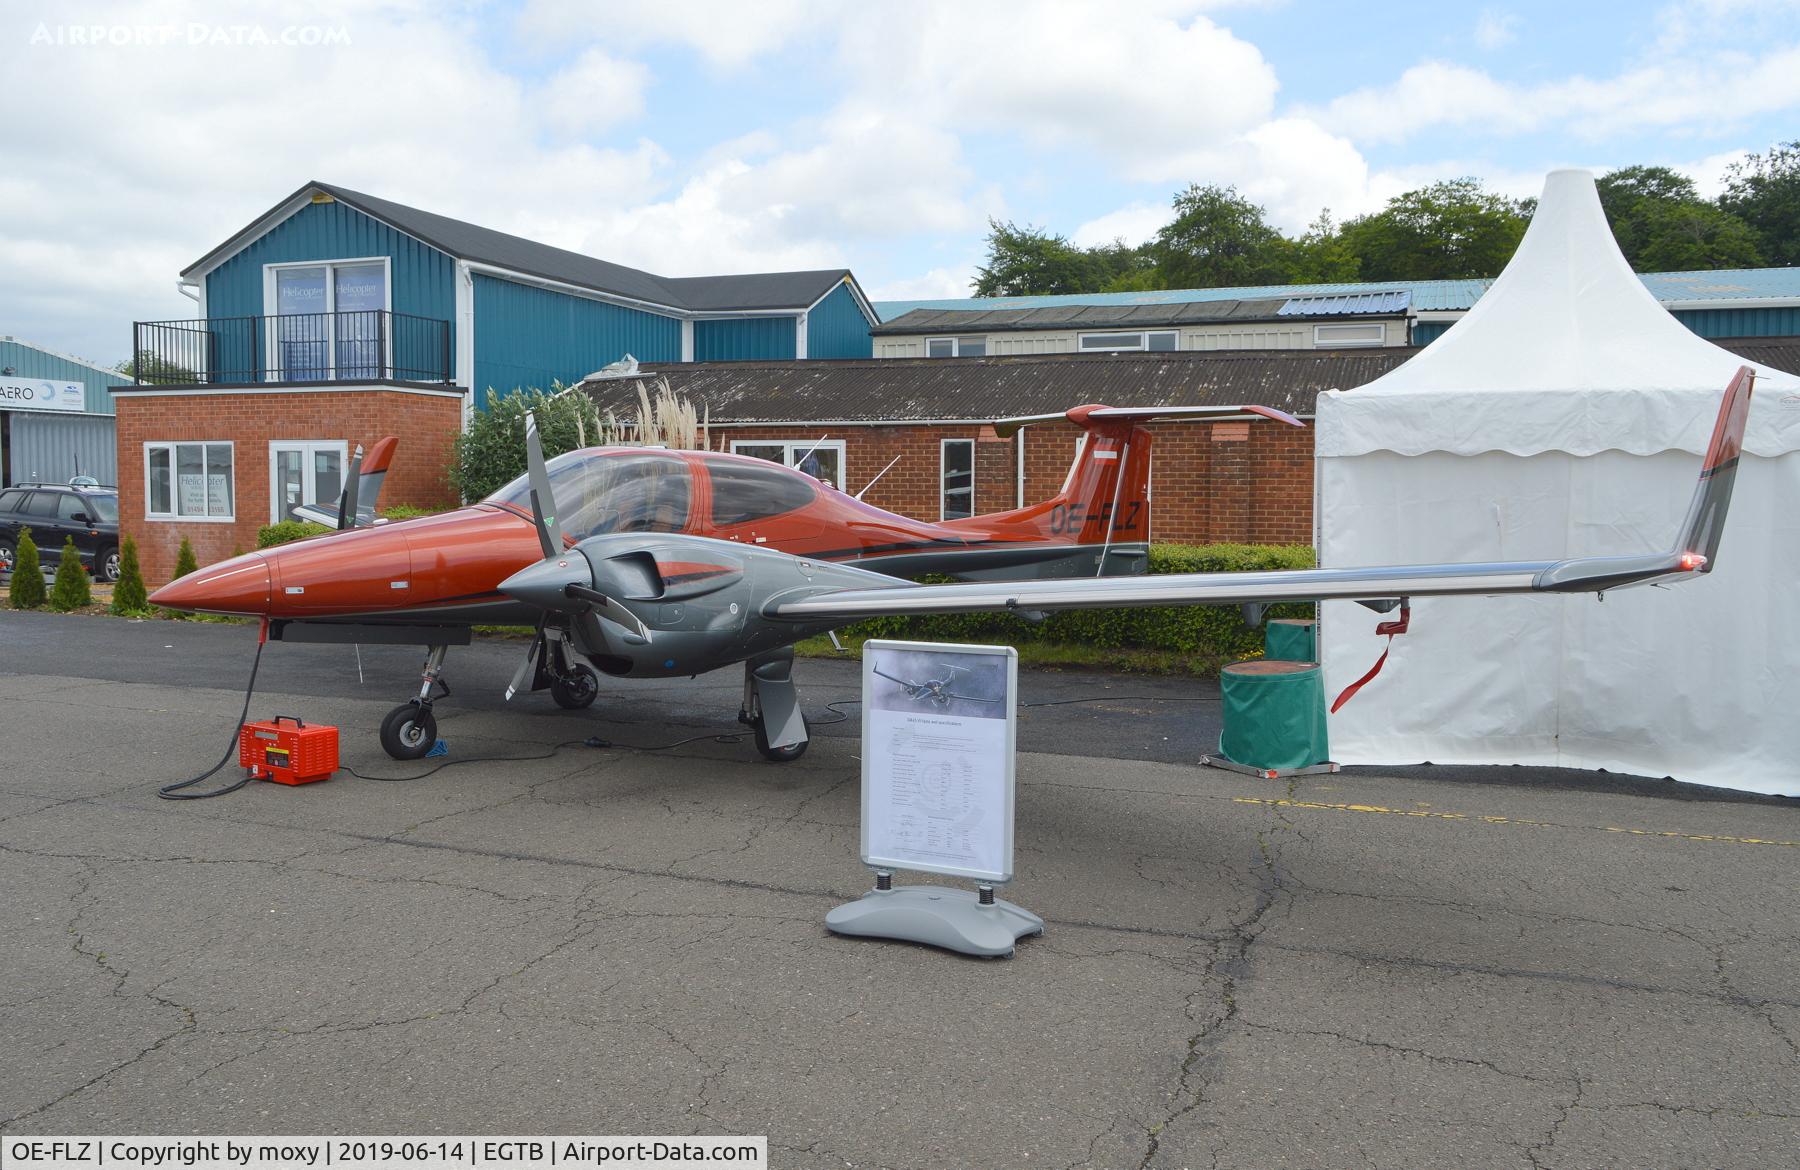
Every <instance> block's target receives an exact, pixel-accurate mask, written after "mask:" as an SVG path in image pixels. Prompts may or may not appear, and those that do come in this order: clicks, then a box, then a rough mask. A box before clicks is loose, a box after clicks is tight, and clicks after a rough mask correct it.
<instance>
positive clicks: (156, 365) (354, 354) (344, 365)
mask: <svg viewBox="0 0 1800 1170" xmlns="http://www.w3.org/2000/svg"><path fill="white" fill-rule="evenodd" d="M132 355H133V357H132V368H131V376H132V379H133V380H134V381H136V382H137V383H138V384H139V385H143V386H172V385H180V386H193V385H202V386H205V385H218V386H234V385H247V384H250V383H255V382H368V381H384V382H385V381H395V382H430V383H444V384H448V383H450V382H451V381H453V374H452V370H451V360H450V322H448V321H442V320H438V319H436V318H433V317H415V316H413V315H412V314H411V313H395V312H392V311H390V310H387V309H363V310H357V311H354V312H343V313H284V314H282V315H280V316H273V317H270V316H264V317H207V318H205V319H202V320H193V321H139V322H137V323H136V324H135V325H133V326H132Z"/></svg>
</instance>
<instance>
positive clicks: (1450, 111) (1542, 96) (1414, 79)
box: [1312, 38, 1800, 143]
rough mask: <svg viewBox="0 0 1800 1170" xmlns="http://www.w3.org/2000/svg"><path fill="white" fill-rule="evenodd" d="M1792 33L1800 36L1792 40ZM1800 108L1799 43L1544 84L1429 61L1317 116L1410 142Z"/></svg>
mask: <svg viewBox="0 0 1800 1170" xmlns="http://www.w3.org/2000/svg"><path fill="white" fill-rule="evenodd" d="M1790 39H1791V38H1790ZM1795 107H1800V45H1795V44H1791V43H1790V44H1787V45H1781V46H1777V47H1772V48H1769V49H1767V50H1766V51H1763V52H1761V53H1760V54H1758V53H1752V52H1746V51H1743V50H1738V49H1731V50H1720V51H1714V52H1707V53H1692V54H1687V55H1683V56H1679V57H1671V58H1668V59H1663V60H1656V61H1653V62H1651V63H1649V64H1645V65H1641V66H1638V67H1636V68H1633V69H1628V70H1625V71H1623V72H1621V73H1618V74H1615V75H1614V76H1612V77H1608V78H1603V79H1593V78H1588V77H1580V76H1576V77H1571V78H1567V79H1564V80H1559V81H1552V82H1543V83H1539V84H1535V85H1519V84H1516V83H1511V82H1502V81H1496V80H1495V79H1494V78H1493V77H1491V76H1489V75H1488V74H1487V73H1485V72H1483V71H1481V70H1478V69H1472V68H1469V67H1468V66H1464V65H1455V64H1450V63H1447V62H1441V61H1427V62H1425V63H1423V64H1419V65H1415V66H1413V67H1412V68H1410V69H1408V70H1406V71H1405V72H1404V73H1402V74H1401V75H1400V77H1399V78H1398V79H1397V80H1396V81H1394V82H1393V83H1391V84H1389V85H1383V86H1374V87H1368V88H1364V89H1358V90H1355V91H1353V92H1351V93H1348V94H1345V95H1344V96H1342V97H1339V98H1337V99H1335V100H1333V101H1332V102H1330V103H1329V104H1328V105H1327V106H1326V107H1325V108H1324V109H1323V110H1321V111H1316V112H1314V113H1313V114H1312V116H1313V117H1316V118H1317V120H1318V121H1319V122H1320V123H1322V124H1323V125H1325V126H1327V127H1329V128H1331V129H1334V130H1337V131H1340V132H1342V133H1345V134H1354V135H1355V136H1356V137H1357V139H1358V140H1359V141H1361V142H1365V143H1381V142H1401V141H1405V140H1406V139H1408V138H1411V137H1413V136H1415V135H1417V134H1418V133H1420V132H1421V131H1423V130H1427V129H1431V128H1436V127H1454V128H1460V129H1465V130H1469V131H1472V132H1476V133H1483V134H1498V135H1517V134H1523V133H1527V132H1531V131H1538V130H1543V129H1546V128H1556V129H1560V130H1566V131H1567V132H1569V133H1571V134H1574V135H1576V136H1577V137H1580V138H1583V139H1587V140H1590V141H1596V142H1598V141H1603V140H1605V139H1607V138H1609V137H1614V136H1618V135H1623V134H1628V133H1634V132H1645V131H1656V130H1679V131H1682V132H1694V133H1707V132H1718V131H1721V130H1724V129H1727V128H1729V127H1731V126H1733V125H1735V124H1736V123H1738V122H1740V121H1741V120H1743V119H1745V118H1748V117H1752V116H1756V115H1761V114H1768V113H1773V112H1777V111H1783V110H1791V109H1794V108H1795Z"/></svg>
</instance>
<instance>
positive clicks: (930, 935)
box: [825, 886, 1044, 959]
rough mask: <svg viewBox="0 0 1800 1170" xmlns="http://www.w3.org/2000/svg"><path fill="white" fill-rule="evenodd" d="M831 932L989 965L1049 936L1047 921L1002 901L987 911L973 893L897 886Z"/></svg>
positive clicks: (848, 914) (833, 922)
mask: <svg viewBox="0 0 1800 1170" xmlns="http://www.w3.org/2000/svg"><path fill="white" fill-rule="evenodd" d="M825 926H826V929H828V930H830V931H832V932H833V933H835V934H850V935H858V936H860V937H863V938H892V939H899V940H901V941H902V942H916V943H924V944H925V945H926V946H933V947H943V948H944V949H945V950H947V951H959V952H961V953H962V954H965V955H977V956H980V957H981V958H986V959H997V958H1003V957H1010V956H1011V955H1012V953H1013V944H1014V943H1016V942H1017V941H1018V940H1019V939H1021V938H1024V937H1025V936H1026V935H1028V934H1042V933H1044V920H1043V919H1042V918H1039V917H1038V916H1037V915H1035V914H1033V913H1032V912H1031V911H1029V910H1026V909H1024V908H1022V907H1019V906H1015V905H1013V904H1012V903H1011V902H1008V901H1005V900H1003V899H999V898H996V899H995V900H994V901H993V902H990V903H989V904H987V905H985V906H984V905H982V904H981V902H980V900H979V896H978V895H977V894H976V893H975V892H974V891H973V890H959V889H955V888H954V887H951V886H895V887H894V888H893V889H891V890H870V891H869V892H868V893H866V894H864V895H863V896H862V897H860V898H858V899H857V900H856V901H854V902H845V903H844V904H843V905H842V906H839V907H837V908H835V909H834V910H832V911H831V912H830V913H829V914H827V915H825Z"/></svg>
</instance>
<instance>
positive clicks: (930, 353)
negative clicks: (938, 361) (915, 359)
mask: <svg viewBox="0 0 1800 1170" xmlns="http://www.w3.org/2000/svg"><path fill="white" fill-rule="evenodd" d="M925 356H926V357H986V356H987V338H985V337H927V338H926V339H925Z"/></svg>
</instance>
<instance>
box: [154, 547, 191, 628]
mask: <svg viewBox="0 0 1800 1170" xmlns="http://www.w3.org/2000/svg"><path fill="white" fill-rule="evenodd" d="M199 569H200V558H198V557H196V556H195V555H194V546H193V545H192V544H189V543H188V538H187V537H185V536H184V537H182V538H181V547H180V548H178V549H176V550H175V576H173V577H172V578H170V580H172V581H179V580H181V579H182V578H183V577H185V576H187V575H188V574H189V573H193V572H198V571H199ZM162 612H163V616H164V617H172V618H179V619H183V620H185V619H186V618H187V616H188V615H187V614H185V613H182V612H181V611H180V610H178V609H165V610H163V611H162Z"/></svg>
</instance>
